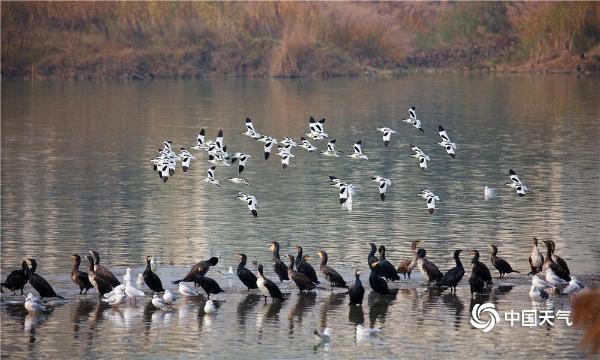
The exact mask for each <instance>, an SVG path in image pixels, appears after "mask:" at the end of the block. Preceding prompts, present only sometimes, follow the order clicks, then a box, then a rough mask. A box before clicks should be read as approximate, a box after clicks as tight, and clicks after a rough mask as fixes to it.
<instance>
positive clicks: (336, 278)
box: [318, 250, 348, 290]
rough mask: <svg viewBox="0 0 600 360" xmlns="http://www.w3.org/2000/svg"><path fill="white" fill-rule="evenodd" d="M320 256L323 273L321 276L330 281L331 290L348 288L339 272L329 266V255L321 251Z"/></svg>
mask: <svg viewBox="0 0 600 360" xmlns="http://www.w3.org/2000/svg"><path fill="white" fill-rule="evenodd" d="M318 254H319V257H320V258H321V264H320V266H319V270H320V271H321V275H323V277H324V278H325V279H326V280H327V281H329V284H330V285H331V289H332V290H333V288H334V287H339V288H347V287H348V285H346V281H345V280H344V278H343V277H342V276H341V275H340V274H339V273H338V272H337V271H335V270H333V269H332V268H331V267H329V266H327V259H328V258H329V257H328V256H327V253H326V252H325V251H323V250H319V252H318Z"/></svg>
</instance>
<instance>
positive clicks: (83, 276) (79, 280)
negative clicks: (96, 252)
mask: <svg viewBox="0 0 600 360" xmlns="http://www.w3.org/2000/svg"><path fill="white" fill-rule="evenodd" d="M71 260H73V268H72V269H71V280H72V281H73V284H75V285H77V286H79V295H81V294H83V290H84V289H85V293H86V294H87V292H88V290H89V289H90V288H93V287H94V286H93V285H92V283H90V279H89V277H88V273H86V272H85V271H80V270H79V265H81V256H79V255H77V254H73V255H71Z"/></svg>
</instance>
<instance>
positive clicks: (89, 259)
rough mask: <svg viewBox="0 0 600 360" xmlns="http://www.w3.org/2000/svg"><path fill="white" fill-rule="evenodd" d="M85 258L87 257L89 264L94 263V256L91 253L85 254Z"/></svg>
mask: <svg viewBox="0 0 600 360" xmlns="http://www.w3.org/2000/svg"><path fill="white" fill-rule="evenodd" d="M86 258H87V259H88V261H89V262H90V264H91V265H94V257H93V256H92V255H87V256H86Z"/></svg>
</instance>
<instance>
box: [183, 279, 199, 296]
mask: <svg viewBox="0 0 600 360" xmlns="http://www.w3.org/2000/svg"><path fill="white" fill-rule="evenodd" d="M179 293H180V294H181V295H182V296H184V297H189V296H198V293H197V292H196V291H195V290H194V289H192V288H191V287H189V286H187V285H186V284H184V283H182V282H180V283H179Z"/></svg>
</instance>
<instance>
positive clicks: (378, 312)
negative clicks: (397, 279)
mask: <svg viewBox="0 0 600 360" xmlns="http://www.w3.org/2000/svg"><path fill="white" fill-rule="evenodd" d="M397 296H398V291H397V289H391V290H390V293H389V294H386V295H380V294H377V293H376V292H374V291H371V292H370V293H369V296H368V298H367V304H368V305H369V326H370V327H374V326H375V323H376V322H377V320H379V322H380V323H381V324H385V318H386V316H387V314H388V308H389V307H390V305H392V304H393V303H394V301H395V300H396V297H397Z"/></svg>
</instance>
